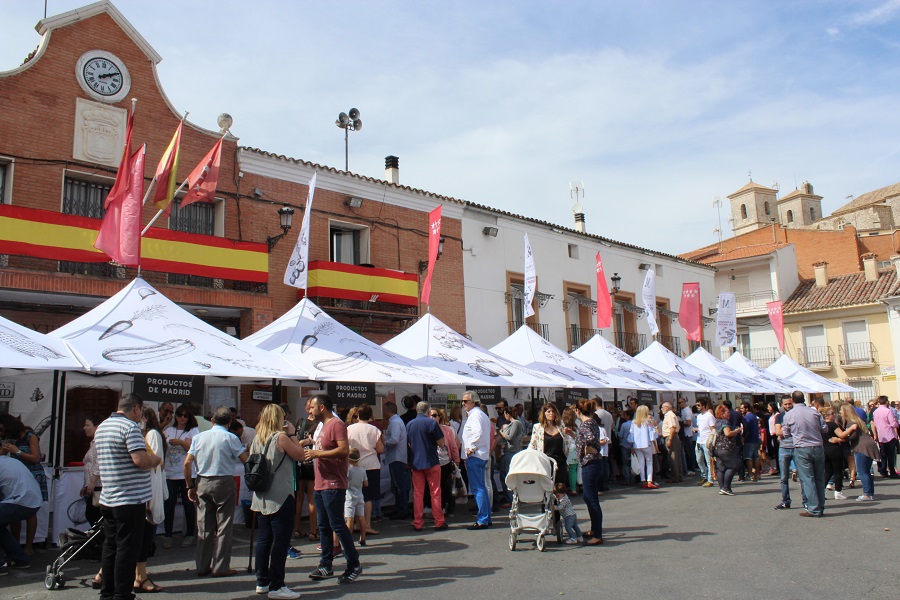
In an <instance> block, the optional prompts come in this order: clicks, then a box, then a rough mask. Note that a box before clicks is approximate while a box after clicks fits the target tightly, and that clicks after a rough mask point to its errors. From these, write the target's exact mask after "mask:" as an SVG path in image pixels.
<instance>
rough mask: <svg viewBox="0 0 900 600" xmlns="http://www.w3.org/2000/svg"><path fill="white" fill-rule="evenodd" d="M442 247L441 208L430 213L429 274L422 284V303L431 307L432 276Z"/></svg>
mask: <svg viewBox="0 0 900 600" xmlns="http://www.w3.org/2000/svg"><path fill="white" fill-rule="evenodd" d="M440 247H441V207H440V206H438V207H437V208H436V209H434V210H433V211H431V212H430V213H428V274H427V275H425V281H424V282H422V302H423V303H424V304H426V305H427V306H431V276H432V274H433V273H434V263H435V261H437V255H438V249H439V248H440Z"/></svg>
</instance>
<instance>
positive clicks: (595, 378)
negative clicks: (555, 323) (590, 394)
mask: <svg viewBox="0 0 900 600" xmlns="http://www.w3.org/2000/svg"><path fill="white" fill-rule="evenodd" d="M491 352H493V353H494V354H496V355H498V356H502V357H503V358H505V359H507V360H510V361H512V362H515V363H518V364H520V365H524V366H526V367H528V368H529V369H532V370H534V371H540V372H541V373H546V374H547V375H550V376H553V377H558V378H560V379H564V380H566V381H569V383H570V385H572V386H577V387H582V388H620V389H643V390H647V389H652V388H650V387H649V386H648V385H647V384H645V383H639V382H636V381H634V380H632V379H628V378H626V377H622V376H620V375H617V374H615V373H612V372H605V371H603V370H602V369H600V368H599V367H595V366H594V365H590V364H588V363H585V362H582V361H580V360H578V359H577V358H575V357H574V356H571V355H569V354H566V353H565V352H563V351H562V350H560V349H559V348H557V347H556V346H554V345H553V344H551V343H550V342H548V341H547V340H545V339H544V338H543V337H541V336H540V335H538V333H537V332H536V331H534V330H533V329H531V328H530V327H528V326H527V325H522V326H521V327H519V329H518V330H517V331H516V332H515V333H514V334H512V335H511V336H509V337H508V338H506V339H505V340H503V341H502V342H500V343H499V344H497V345H496V346H494V347H493V348H491Z"/></svg>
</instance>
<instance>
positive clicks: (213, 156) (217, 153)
mask: <svg viewBox="0 0 900 600" xmlns="http://www.w3.org/2000/svg"><path fill="white" fill-rule="evenodd" d="M221 161H222V138H219V141H218V142H216V145H215V146H213V147H212V150H210V151H209V154H207V155H206V156H205V157H204V158H203V160H202V161H200V164H199V165H197V166H196V167H194V170H193V171H191V174H190V175H188V178H187V186H188V192H187V194H185V195H184V197H183V198H182V199H181V206H182V207H184V206H187V205H188V204H193V203H194V202H212V201H213V200H214V199H215V195H216V185H217V184H218V183H219V163H220V162H221ZM170 206H171V205H170Z"/></svg>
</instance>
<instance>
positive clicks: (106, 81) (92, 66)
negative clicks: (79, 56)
mask: <svg viewBox="0 0 900 600" xmlns="http://www.w3.org/2000/svg"><path fill="white" fill-rule="evenodd" d="M81 72H82V76H83V77H84V81H85V83H87V84H88V86H89V87H90V88H91V89H92V90H94V91H95V92H97V93H98V94H100V95H101V96H115V95H116V94H118V93H119V92H120V91H121V89H122V85H123V84H124V82H125V80H124V78H123V77H122V69H121V68H119V65H117V64H116V63H114V62H113V61H111V60H108V59H106V58H101V57H98V58H92V59H90V60H89V61H87V62H86V63H85V64H84V68H82V70H81Z"/></svg>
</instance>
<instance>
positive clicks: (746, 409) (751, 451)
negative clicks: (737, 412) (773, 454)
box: [741, 402, 762, 481]
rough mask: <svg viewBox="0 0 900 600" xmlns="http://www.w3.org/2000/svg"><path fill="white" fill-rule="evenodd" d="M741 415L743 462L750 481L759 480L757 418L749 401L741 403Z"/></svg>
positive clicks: (759, 441)
mask: <svg viewBox="0 0 900 600" xmlns="http://www.w3.org/2000/svg"><path fill="white" fill-rule="evenodd" d="M741 415H742V416H743V424H744V462H745V463H746V465H747V473H748V475H749V477H750V480H751V481H759V473H760V464H759V445H760V443H761V441H762V440H761V438H760V437H759V418H758V417H757V416H756V413H754V412H753V407H752V406H751V405H750V403H749V402H742V403H741Z"/></svg>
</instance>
